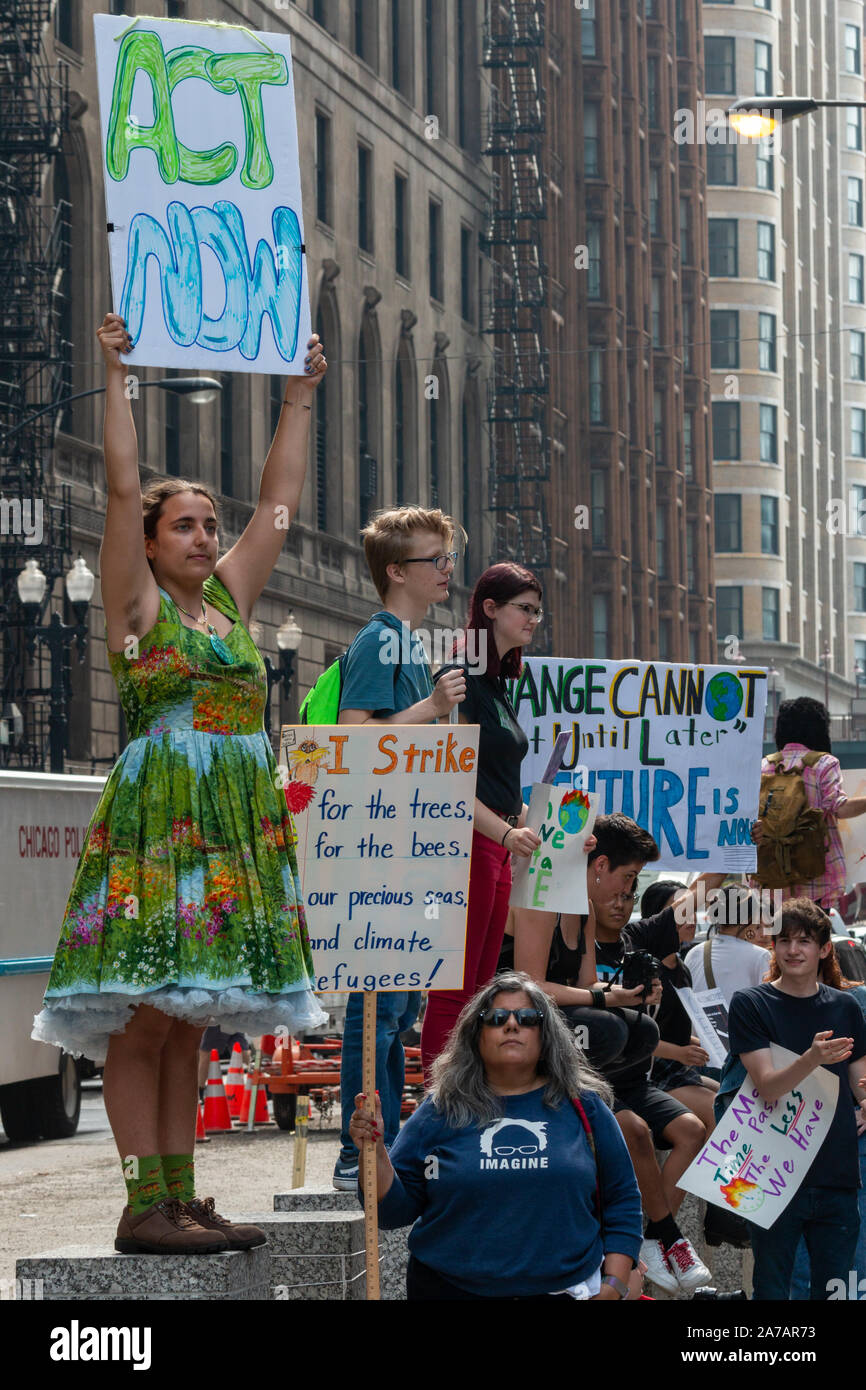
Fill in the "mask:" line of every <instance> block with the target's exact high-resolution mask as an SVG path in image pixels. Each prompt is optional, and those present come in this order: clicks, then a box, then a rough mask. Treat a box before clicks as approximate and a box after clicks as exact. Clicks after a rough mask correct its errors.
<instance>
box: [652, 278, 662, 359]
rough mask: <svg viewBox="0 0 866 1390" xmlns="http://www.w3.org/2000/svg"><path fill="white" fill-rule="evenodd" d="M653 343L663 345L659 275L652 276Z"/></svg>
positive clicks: (656, 346)
mask: <svg viewBox="0 0 866 1390" xmlns="http://www.w3.org/2000/svg"><path fill="white" fill-rule="evenodd" d="M652 343H653V347H654V348H660V347H661V346H662V282H661V280H660V279H659V277H658V276H657V275H654V276H653V277H652Z"/></svg>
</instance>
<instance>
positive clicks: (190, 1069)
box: [156, 1018, 201, 1154]
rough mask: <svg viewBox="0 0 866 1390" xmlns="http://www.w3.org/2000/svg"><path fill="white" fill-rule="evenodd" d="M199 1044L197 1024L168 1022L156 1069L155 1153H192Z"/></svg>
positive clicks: (193, 1146) (199, 1029)
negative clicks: (156, 1141) (157, 1110)
mask: <svg viewBox="0 0 866 1390" xmlns="http://www.w3.org/2000/svg"><path fill="white" fill-rule="evenodd" d="M200 1040H201V1025H200V1024H193V1023H184V1022H183V1021H182V1020H181V1019H178V1018H176V1019H173V1020H171V1028H170V1030H169V1034H168V1037H167V1038H166V1041H165V1043H164V1045H163V1049H162V1057H161V1061H160V1068H159V1123H158V1129H157V1134H158V1138H159V1148H158V1149H157V1150H156V1152H157V1153H161V1154H188V1153H192V1152H193V1151H194V1149H195V1122H196V1110H197V1106H198V1086H197V1069H198V1054H199V1042H200Z"/></svg>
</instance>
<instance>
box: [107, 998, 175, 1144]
mask: <svg viewBox="0 0 866 1390" xmlns="http://www.w3.org/2000/svg"><path fill="white" fill-rule="evenodd" d="M171 1027H172V1020H171V1019H170V1018H169V1017H168V1015H167V1014H163V1013H160V1011H159V1009H154V1008H153V1007H152V1005H150V1004H140V1005H139V1006H138V1008H137V1009H136V1011H135V1013H134V1014H133V1015H132V1018H131V1019H130V1021H129V1023H128V1024H127V1025H126V1029H125V1030H124V1032H123V1033H114V1034H112V1036H111V1038H110V1039H109V1042H108V1055H107V1056H106V1059H105V1067H104V1068H103V1074H102V1094H103V1099H104V1101H105V1109H106V1111H107V1113H108V1120H109V1123H110V1125H111V1131H112V1133H113V1135H114V1141H115V1143H116V1144H117V1150H118V1153H119V1154H120V1157H121V1158H122V1159H123V1158H127V1157H129V1156H130V1155H132V1154H135V1155H138V1156H141V1155H144V1154H157V1153H159V1152H160V1147H159V1137H160V1136H159V1121H158V1115H159V1104H160V1066H161V1059H162V1048H163V1044H164V1043H165V1040H166V1038H167V1037H168V1035H169V1032H170V1031H171Z"/></svg>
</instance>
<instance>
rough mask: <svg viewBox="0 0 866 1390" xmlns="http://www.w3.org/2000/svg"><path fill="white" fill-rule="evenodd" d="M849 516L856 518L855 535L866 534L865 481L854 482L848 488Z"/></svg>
mask: <svg viewBox="0 0 866 1390" xmlns="http://www.w3.org/2000/svg"><path fill="white" fill-rule="evenodd" d="M848 508H849V513H848V514H849V516H851V517H852V518H856V521H855V525H854V535H855V536H860V537H862V536H866V486H864V485H863V483H852V484H851V487H850V488H849V490H848Z"/></svg>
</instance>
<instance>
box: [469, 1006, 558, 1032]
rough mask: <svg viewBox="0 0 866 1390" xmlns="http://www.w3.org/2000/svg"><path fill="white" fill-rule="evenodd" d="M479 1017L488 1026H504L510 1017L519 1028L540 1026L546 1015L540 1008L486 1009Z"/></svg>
mask: <svg viewBox="0 0 866 1390" xmlns="http://www.w3.org/2000/svg"><path fill="white" fill-rule="evenodd" d="M478 1017H479V1018H480V1019H481V1022H482V1023H483V1024H484V1025H485V1027H487V1028H504V1027H505V1024H506V1023H507V1022H508V1020H509V1019H510V1018H513V1019H514V1022H515V1023H516V1024H517V1026H518V1028H540V1027H541V1024H542V1020H543V1018H544V1015H543V1014H542V1012H541V1010H540V1009H485V1010H484V1011H483V1012H482V1013H480V1014H479V1015H478Z"/></svg>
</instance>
